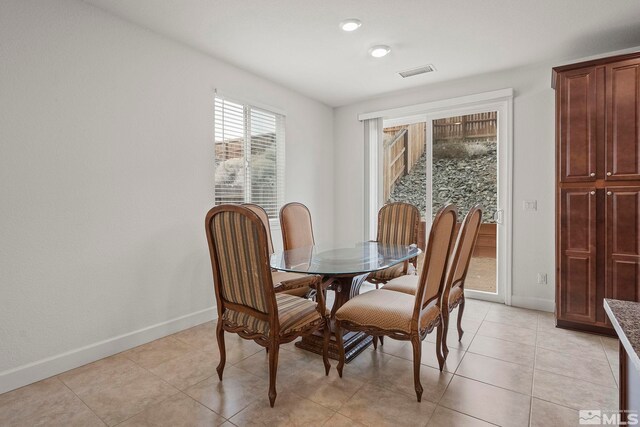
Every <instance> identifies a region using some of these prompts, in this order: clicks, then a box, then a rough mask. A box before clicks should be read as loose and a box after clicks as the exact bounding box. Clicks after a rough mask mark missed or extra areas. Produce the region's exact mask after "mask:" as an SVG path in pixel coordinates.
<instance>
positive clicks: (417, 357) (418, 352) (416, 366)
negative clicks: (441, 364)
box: [411, 336, 442, 402]
mask: <svg viewBox="0 0 640 427" xmlns="http://www.w3.org/2000/svg"><path fill="white" fill-rule="evenodd" d="M411 345H412V346H413V385H414V387H415V389H416V397H417V398H418V402H420V400H421V399H422V391H423V389H422V384H420V362H421V358H422V343H421V342H420V338H418V337H417V336H415V337H411ZM441 370H442V369H441Z"/></svg>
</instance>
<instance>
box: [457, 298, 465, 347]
mask: <svg viewBox="0 0 640 427" xmlns="http://www.w3.org/2000/svg"><path fill="white" fill-rule="evenodd" d="M461 298H462V299H461V300H460V304H458V341H462V335H463V334H464V331H463V330H462V313H463V312H464V303H465V299H464V296H462V297H461Z"/></svg>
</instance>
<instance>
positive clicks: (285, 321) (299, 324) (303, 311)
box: [222, 293, 324, 337]
mask: <svg viewBox="0 0 640 427" xmlns="http://www.w3.org/2000/svg"><path fill="white" fill-rule="evenodd" d="M276 304H277V306H278V320H279V321H280V335H288V334H292V333H296V332H300V331H301V330H303V329H307V328H310V327H313V326H315V325H321V324H322V322H323V321H324V319H323V318H322V316H321V315H320V313H319V312H318V310H317V309H316V306H317V304H316V303H315V302H313V301H309V300H308V299H304V298H299V297H296V296H292V295H286V294H284V293H282V294H277V295H276ZM222 319H223V320H224V321H225V322H228V324H229V325H233V326H234V327H243V328H244V329H245V331H246V332H248V333H251V334H262V335H264V336H265V337H266V336H268V335H269V322H267V321H264V320H260V319H258V318H256V317H253V316H250V315H249V314H246V313H242V312H239V311H234V310H227V311H225V312H224V314H223V315H222Z"/></svg>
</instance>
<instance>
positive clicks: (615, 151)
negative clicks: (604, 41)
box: [606, 60, 640, 180]
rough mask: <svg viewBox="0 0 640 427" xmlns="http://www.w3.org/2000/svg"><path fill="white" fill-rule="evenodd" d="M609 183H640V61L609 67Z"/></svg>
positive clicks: (607, 69)
mask: <svg viewBox="0 0 640 427" xmlns="http://www.w3.org/2000/svg"><path fill="white" fill-rule="evenodd" d="M606 75H607V90H606V92H607V148H606V166H607V168H606V179H607V180H640V135H639V132H638V130H639V129H638V125H639V124H640V103H639V102H638V99H639V97H640V61H638V60H629V61H620V62H616V63H614V64H610V65H607V67H606Z"/></svg>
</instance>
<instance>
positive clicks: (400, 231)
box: [367, 202, 420, 289]
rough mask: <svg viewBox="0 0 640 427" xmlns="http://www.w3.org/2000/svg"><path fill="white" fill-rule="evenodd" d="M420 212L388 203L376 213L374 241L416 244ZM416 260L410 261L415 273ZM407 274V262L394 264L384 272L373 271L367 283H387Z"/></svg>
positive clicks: (414, 208)
mask: <svg viewBox="0 0 640 427" xmlns="http://www.w3.org/2000/svg"><path fill="white" fill-rule="evenodd" d="M419 224H420V211H419V210H418V208H417V207H415V206H414V205H412V204H409V203H404V202H395V203H388V204H386V205H384V206H383V207H382V208H380V211H378V233H377V236H376V241H377V242H380V243H386V244H395V245H405V246H408V245H411V244H417V243H418V226H419ZM416 262H417V258H416V259H413V260H411V263H412V264H413V269H414V271H415V268H416ZM408 273H409V261H405V262H404V263H400V264H396V265H394V266H393V267H389V268H385V269H384V270H379V271H375V272H373V273H371V274H369V276H368V277H367V281H369V282H371V283H373V284H374V285H376V289H378V286H379V285H381V284H385V283H387V282H388V281H389V280H392V279H394V278H396V277H400V276H404V275H406V274H408Z"/></svg>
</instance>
